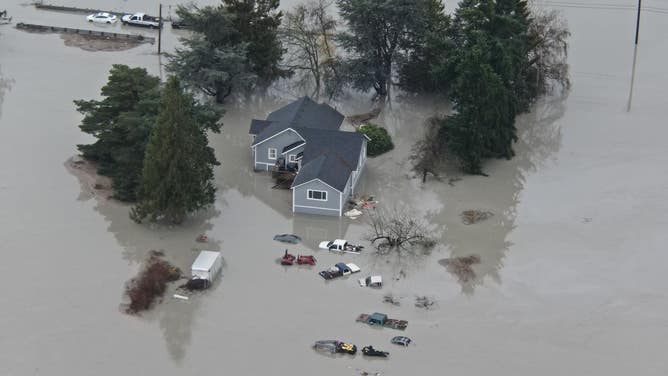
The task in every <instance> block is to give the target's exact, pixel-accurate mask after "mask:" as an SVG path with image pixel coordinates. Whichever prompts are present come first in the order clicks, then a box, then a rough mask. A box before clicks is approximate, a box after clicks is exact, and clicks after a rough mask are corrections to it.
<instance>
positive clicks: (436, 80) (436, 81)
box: [399, 0, 453, 93]
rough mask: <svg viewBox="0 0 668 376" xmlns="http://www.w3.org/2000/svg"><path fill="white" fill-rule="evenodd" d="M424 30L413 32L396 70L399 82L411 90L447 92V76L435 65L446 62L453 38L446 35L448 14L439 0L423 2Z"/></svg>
mask: <svg viewBox="0 0 668 376" xmlns="http://www.w3.org/2000/svg"><path fill="white" fill-rule="evenodd" d="M425 13H426V17H425V22H424V24H423V27H424V32H423V33H420V34H418V35H416V36H415V38H414V42H413V43H412V46H411V48H410V49H408V51H407V57H406V60H405V61H404V62H402V64H401V66H400V70H399V83H400V86H401V87H402V88H403V89H404V90H407V91H410V92H421V93H446V92H447V90H448V88H449V86H450V79H449V77H447V76H445V75H443V74H442V73H443V72H439V71H437V70H435V69H434V67H438V66H441V65H445V64H447V61H448V59H449V57H450V51H451V50H452V49H453V48H452V42H451V40H450V39H449V38H448V30H449V27H450V16H449V15H447V14H446V13H445V7H444V5H443V3H442V1H441V0H429V1H427V2H426V11H425Z"/></svg>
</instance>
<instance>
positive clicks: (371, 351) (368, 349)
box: [362, 346, 390, 358]
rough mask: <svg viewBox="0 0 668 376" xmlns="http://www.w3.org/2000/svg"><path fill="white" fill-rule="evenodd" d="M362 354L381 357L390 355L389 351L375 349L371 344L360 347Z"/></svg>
mask: <svg viewBox="0 0 668 376" xmlns="http://www.w3.org/2000/svg"><path fill="white" fill-rule="evenodd" d="M362 354H364V355H366V356H378V357H381V358H387V356H388V355H390V353H389V352H387V351H380V350H376V349H374V348H373V346H364V348H363V349H362Z"/></svg>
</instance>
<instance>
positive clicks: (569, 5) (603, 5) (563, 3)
mask: <svg viewBox="0 0 668 376" xmlns="http://www.w3.org/2000/svg"><path fill="white" fill-rule="evenodd" d="M535 4H536V5H538V6H550V7H557V8H578V9H603V10H636V7H635V6H633V5H625V4H618V3H617V4H615V3H577V2H568V1H549V0H548V1H540V2H536V3H535ZM642 11H644V12H648V13H657V14H668V8H660V7H653V6H644V7H642Z"/></svg>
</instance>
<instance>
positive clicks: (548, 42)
mask: <svg viewBox="0 0 668 376" xmlns="http://www.w3.org/2000/svg"><path fill="white" fill-rule="evenodd" d="M570 35H571V33H570V31H568V25H567V24H566V21H565V20H564V19H563V17H561V14H560V13H559V12H558V11H555V10H551V11H540V10H535V11H534V15H533V20H532V22H531V24H530V25H529V36H530V39H531V41H532V42H533V45H532V46H531V48H530V49H529V54H530V58H531V60H530V61H529V68H530V69H532V70H533V71H534V74H535V76H536V83H535V84H536V92H537V94H538V95H541V94H546V93H549V92H550V91H551V90H553V89H555V88H557V87H556V86H555V84H558V85H560V88H561V89H563V92H566V91H567V90H568V89H569V88H570V85H571V83H570V80H569V78H568V63H567V57H568V37H569V36H570Z"/></svg>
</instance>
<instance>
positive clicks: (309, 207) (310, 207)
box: [292, 204, 341, 212]
mask: <svg viewBox="0 0 668 376" xmlns="http://www.w3.org/2000/svg"><path fill="white" fill-rule="evenodd" d="M292 206H294V207H297V208H307V209H318V210H331V211H337V212H340V211H341V209H332V208H321V207H319V206H306V205H294V204H293V205H292Z"/></svg>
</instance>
